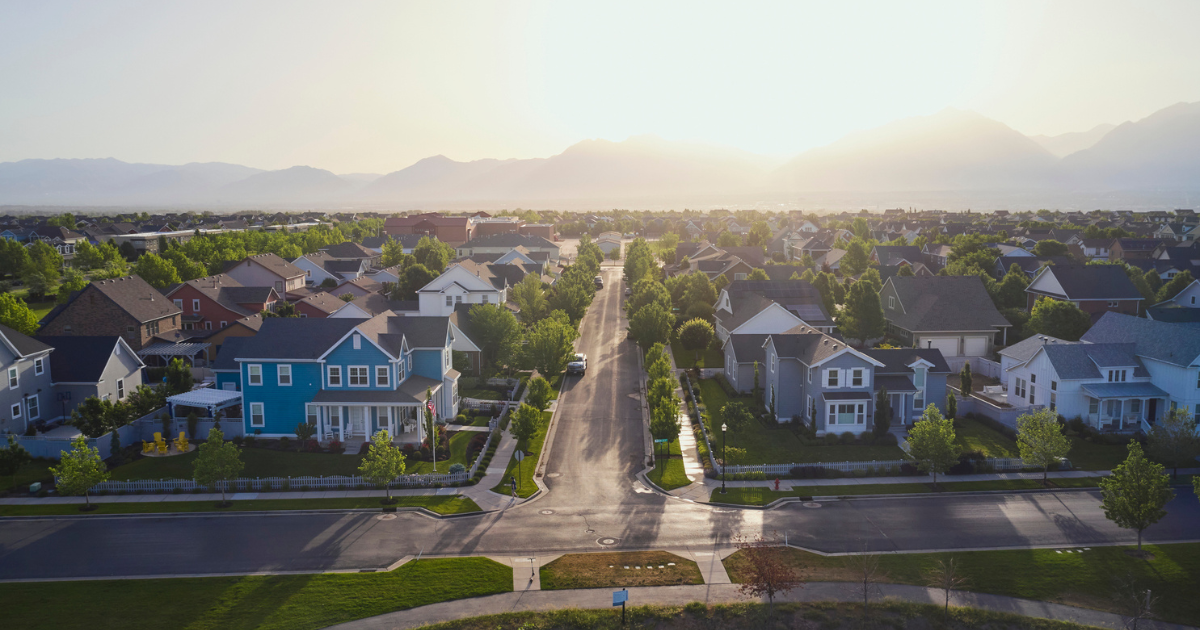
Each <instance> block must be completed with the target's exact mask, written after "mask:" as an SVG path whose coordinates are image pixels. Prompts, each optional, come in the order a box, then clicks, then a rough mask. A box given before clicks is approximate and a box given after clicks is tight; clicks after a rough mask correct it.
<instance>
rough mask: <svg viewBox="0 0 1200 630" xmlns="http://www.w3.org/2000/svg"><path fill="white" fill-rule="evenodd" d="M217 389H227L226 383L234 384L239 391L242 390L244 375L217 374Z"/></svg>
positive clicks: (231, 373)
mask: <svg viewBox="0 0 1200 630" xmlns="http://www.w3.org/2000/svg"><path fill="white" fill-rule="evenodd" d="M216 374H217V389H225V383H233V384H234V385H235V386H236V389H237V390H238V391H241V390H242V375H241V374H240V373H238V372H217V373H216Z"/></svg>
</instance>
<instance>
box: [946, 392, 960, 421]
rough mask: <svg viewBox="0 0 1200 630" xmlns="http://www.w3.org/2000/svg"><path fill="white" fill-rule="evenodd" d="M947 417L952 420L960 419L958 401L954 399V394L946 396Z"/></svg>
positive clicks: (950, 393)
mask: <svg viewBox="0 0 1200 630" xmlns="http://www.w3.org/2000/svg"><path fill="white" fill-rule="evenodd" d="M946 417H947V418H950V419H951V420H953V419H955V418H957V417H958V399H957V398H955V397H954V392H949V393H947V394H946Z"/></svg>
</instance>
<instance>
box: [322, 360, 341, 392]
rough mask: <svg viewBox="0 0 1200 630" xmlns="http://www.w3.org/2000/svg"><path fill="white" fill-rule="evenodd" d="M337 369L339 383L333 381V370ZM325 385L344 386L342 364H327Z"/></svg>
mask: <svg viewBox="0 0 1200 630" xmlns="http://www.w3.org/2000/svg"><path fill="white" fill-rule="evenodd" d="M334 370H337V384H336V385H335V384H334V383H333V372H334ZM325 386H326V387H342V366H340V365H327V366H325Z"/></svg>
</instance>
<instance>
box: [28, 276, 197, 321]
mask: <svg viewBox="0 0 1200 630" xmlns="http://www.w3.org/2000/svg"><path fill="white" fill-rule="evenodd" d="M89 290H94V291H98V292H100V293H101V294H102V295H104V296H105V297H107V298H108V299H110V300H112V301H113V303H114V304H116V305H117V306H119V307H120V308H121V310H123V311H125V312H126V313H127V314H128V315H129V316H130V317H132V318H134V319H136V320H137V321H138V322H140V323H145V322H151V321H155V320H158V319H162V318H164V317H170V316H171V315H180V314H182V313H183V311H182V310H181V309H179V307H177V306H175V303H174V302H172V301H171V300H170V299H168V298H167V297H166V296H165V295H163V294H162V293H159V292H158V289H155V288H154V287H152V286H150V283H148V282H146V281H145V280H142V279H141V277H139V276H125V277H123V278H113V279H111V280H96V281H94V282H92V283H91V284H89V285H88V286H87V287H85V288H84V289H83V290H82V291H79V292H77V293H73V294H72V295H71V298H70V300H68V302H67V303H66V304H64V305H61V307H59V308H55V309H54V310H53V311H51V312H50V314H49V315H47V316H46V318H45V320H44V321H50V320H52V319H54V318H55V317H57V316H58V314H59V313H61V312H62V311H63V310H65V309H67V308H69V307H70V306H71V305H72V304H74V303H75V302H76V301H78V299H79V297H80V296H81V295H83V294H85V293H87V292H88V291H89Z"/></svg>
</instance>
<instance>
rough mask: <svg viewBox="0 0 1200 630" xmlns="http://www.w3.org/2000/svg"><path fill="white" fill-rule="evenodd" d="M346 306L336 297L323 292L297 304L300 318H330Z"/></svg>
mask: <svg viewBox="0 0 1200 630" xmlns="http://www.w3.org/2000/svg"><path fill="white" fill-rule="evenodd" d="M345 305H346V302H345V301H343V300H342V299H341V298H339V297H337V296H336V295H334V294H332V293H329V292H326V291H321V292H320V293H314V294H312V295H310V296H308V297H306V298H304V299H302V300H299V301H297V302H296V312H297V313H299V315H300V317H317V318H322V317H329V316H330V315H332V314H333V313H334V312H335V311H337V310H338V309H340V308H342V307H343V306H345Z"/></svg>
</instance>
